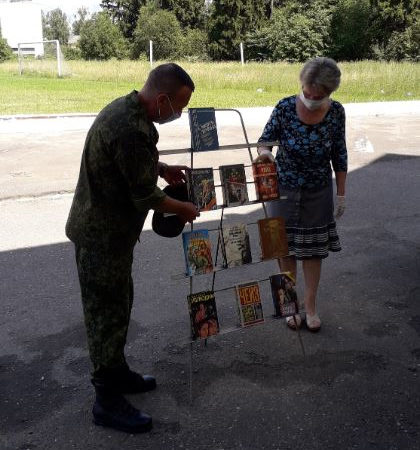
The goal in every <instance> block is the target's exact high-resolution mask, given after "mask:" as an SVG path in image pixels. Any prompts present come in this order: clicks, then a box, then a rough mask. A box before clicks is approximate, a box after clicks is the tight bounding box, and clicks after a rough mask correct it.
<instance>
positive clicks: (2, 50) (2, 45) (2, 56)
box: [0, 34, 13, 62]
mask: <svg viewBox="0 0 420 450" xmlns="http://www.w3.org/2000/svg"><path fill="white" fill-rule="evenodd" d="M12 57H13V51H12V49H11V48H10V47H9V44H8V43H7V41H6V39H3V38H2V37H1V34H0V62H2V61H7V60H8V59H11V58H12Z"/></svg>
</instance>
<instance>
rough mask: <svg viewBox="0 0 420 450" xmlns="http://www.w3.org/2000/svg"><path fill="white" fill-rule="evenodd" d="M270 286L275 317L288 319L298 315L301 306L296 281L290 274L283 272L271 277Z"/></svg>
mask: <svg viewBox="0 0 420 450" xmlns="http://www.w3.org/2000/svg"><path fill="white" fill-rule="evenodd" d="M270 285H271V295H272V297H273V304H274V312H275V315H276V316H278V317H287V316H293V315H295V314H298V312H299V306H298V299H297V294H296V290H295V281H294V279H293V277H292V275H291V274H290V272H281V273H279V274H277V275H272V276H270Z"/></svg>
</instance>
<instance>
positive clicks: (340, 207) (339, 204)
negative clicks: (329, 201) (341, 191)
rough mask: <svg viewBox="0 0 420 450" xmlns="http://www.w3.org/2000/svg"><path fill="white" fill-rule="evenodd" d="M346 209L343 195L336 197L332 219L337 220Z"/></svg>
mask: <svg viewBox="0 0 420 450" xmlns="http://www.w3.org/2000/svg"><path fill="white" fill-rule="evenodd" d="M345 209H346V197H345V196H344V195H337V196H336V198H335V210H334V218H335V219H339V218H340V217H341V216H342V215H343V214H344V211H345Z"/></svg>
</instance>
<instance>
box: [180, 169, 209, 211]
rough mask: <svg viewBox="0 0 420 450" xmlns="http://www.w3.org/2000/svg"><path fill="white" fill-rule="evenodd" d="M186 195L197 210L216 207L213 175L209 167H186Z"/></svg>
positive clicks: (207, 209)
mask: <svg viewBox="0 0 420 450" xmlns="http://www.w3.org/2000/svg"><path fill="white" fill-rule="evenodd" d="M185 175H186V178H187V187H188V197H189V199H190V201H191V202H193V203H194V204H195V205H196V206H197V208H198V210H199V211H211V210H212V209H216V208H217V201H216V189H215V187H214V175H213V169H212V168H211V167H206V168H202V169H187V170H186V171H185Z"/></svg>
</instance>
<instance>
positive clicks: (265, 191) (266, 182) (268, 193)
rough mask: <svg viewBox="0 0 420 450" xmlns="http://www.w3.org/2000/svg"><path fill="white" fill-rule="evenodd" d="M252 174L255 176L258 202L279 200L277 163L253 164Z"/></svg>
mask: <svg viewBox="0 0 420 450" xmlns="http://www.w3.org/2000/svg"><path fill="white" fill-rule="evenodd" d="M252 173H253V175H254V182H255V193H256V194H257V200H261V201H263V202H265V201H268V200H274V199H276V198H278V196H279V191H278V181H277V171H276V163H275V162H269V163H262V162H258V163H252Z"/></svg>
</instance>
